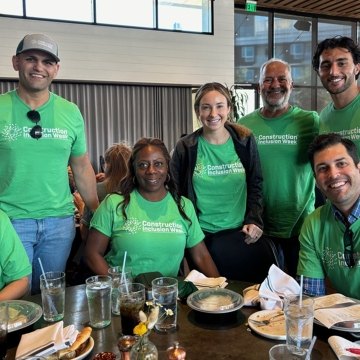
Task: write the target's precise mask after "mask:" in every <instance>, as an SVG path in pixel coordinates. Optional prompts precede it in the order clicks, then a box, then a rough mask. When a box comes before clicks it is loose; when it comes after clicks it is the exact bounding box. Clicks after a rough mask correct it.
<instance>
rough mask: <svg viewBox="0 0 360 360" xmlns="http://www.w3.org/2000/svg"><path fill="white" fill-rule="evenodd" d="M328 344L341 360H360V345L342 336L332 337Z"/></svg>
mask: <svg viewBox="0 0 360 360" xmlns="http://www.w3.org/2000/svg"><path fill="white" fill-rule="evenodd" d="M328 342H329V344H330V346H331V348H332V349H333V351H334V353H335V354H336V356H337V358H338V359H340V360H354V359H360V345H359V344H357V343H354V342H351V341H349V340H346V339H344V338H343V337H341V336H335V335H334V336H330V337H329V339H328Z"/></svg>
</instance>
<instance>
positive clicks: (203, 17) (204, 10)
mask: <svg viewBox="0 0 360 360" xmlns="http://www.w3.org/2000/svg"><path fill="white" fill-rule="evenodd" d="M159 29H167V30H171V29H173V30H182V31H194V32H203V33H209V32H211V2H210V1H203V0H172V1H166V0H165V1H159Z"/></svg>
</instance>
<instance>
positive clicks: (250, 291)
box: [243, 284, 260, 306]
mask: <svg viewBox="0 0 360 360" xmlns="http://www.w3.org/2000/svg"><path fill="white" fill-rule="evenodd" d="M259 288H260V284H255V285H251V286H249V287H247V288H246V289H244V290H243V297H244V306H257V305H259V302H260V297H259Z"/></svg>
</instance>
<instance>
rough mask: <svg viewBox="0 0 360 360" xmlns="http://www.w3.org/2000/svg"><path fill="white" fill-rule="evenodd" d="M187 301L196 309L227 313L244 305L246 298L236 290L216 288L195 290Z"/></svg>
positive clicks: (204, 311)
mask: <svg viewBox="0 0 360 360" xmlns="http://www.w3.org/2000/svg"><path fill="white" fill-rule="evenodd" d="M186 302H187V304H188V305H189V306H190V307H191V308H192V309H194V310H196V311H200V312H203V313H209V314H225V313H229V312H233V311H236V310H239V309H240V308H241V307H242V306H243V305H244V298H243V297H242V296H241V295H240V294H238V293H236V292H235V291H232V290H228V289H222V288H215V289H202V290H198V291H195V292H194V293H192V294H191V295H189V296H188V298H187V300H186Z"/></svg>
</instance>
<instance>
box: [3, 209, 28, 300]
mask: <svg viewBox="0 0 360 360" xmlns="http://www.w3.org/2000/svg"><path fill="white" fill-rule="evenodd" d="M0 248H1V252H0V301H3V300H14V299H19V298H21V297H22V296H23V295H25V294H26V292H27V291H28V290H29V278H28V275H30V274H31V265H30V262H29V258H28V256H27V255H26V251H25V249H24V246H23V244H22V243H21V241H20V239H19V236H18V235H17V233H16V231H15V229H14V227H13V226H12V224H11V222H10V219H9V218H8V216H7V215H6V214H5V213H4V212H3V211H2V210H0Z"/></svg>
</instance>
